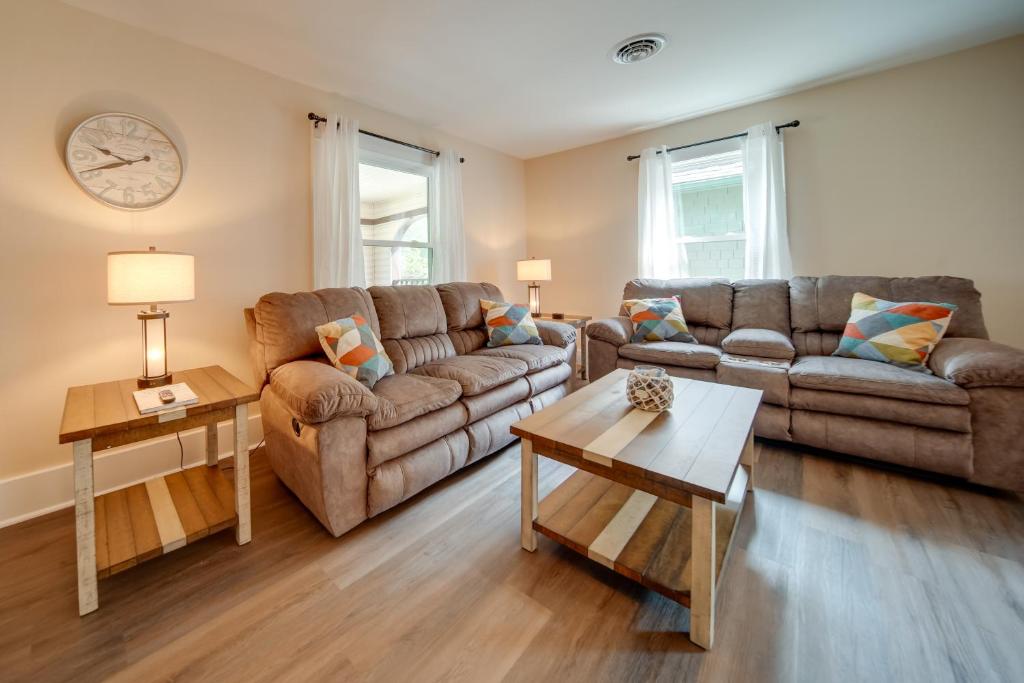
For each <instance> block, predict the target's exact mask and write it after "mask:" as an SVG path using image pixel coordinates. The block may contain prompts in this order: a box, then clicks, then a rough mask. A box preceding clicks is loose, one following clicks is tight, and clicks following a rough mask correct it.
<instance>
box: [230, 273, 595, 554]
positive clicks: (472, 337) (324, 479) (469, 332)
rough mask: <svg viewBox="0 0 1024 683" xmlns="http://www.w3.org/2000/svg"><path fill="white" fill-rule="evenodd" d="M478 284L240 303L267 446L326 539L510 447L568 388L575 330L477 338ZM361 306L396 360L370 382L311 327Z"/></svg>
mask: <svg viewBox="0 0 1024 683" xmlns="http://www.w3.org/2000/svg"><path fill="white" fill-rule="evenodd" d="M481 298H486V299H494V300H502V299H503V297H502V294H501V291H499V290H498V288H497V287H495V286H494V285H492V284H488V283H479V284H478V283H467V282H456V283H449V284H444V285H438V286H436V287H433V286H398V287H370V288H369V290H366V289H361V288H358V287H354V288H346V289H323V290H319V291H315V292H299V293H296V294H282V293H273V294H267V295H265V296H263V297H261V298H260V300H259V301H258V302H257V303H256V306H255V307H254V308H250V309H246V310H245V319H246V327H247V329H248V331H249V338H250V352H251V356H252V362H253V367H254V369H255V372H256V378H257V383H258V384H259V386H260V411H261V413H262V419H263V432H264V435H265V437H266V448H267V456H268V458H269V460H270V464H271V466H272V467H273V469H274V472H275V473H276V474H277V476H278V477H279V478H280V479H281V481H283V482H284V483H285V485H287V486H288V488H290V489H291V490H292V491H293V492H294V493H295V494H296V495H297V496H298V497H299V499H300V500H301V501H302V502H303V503H304V504H305V505H306V507H307V508H309V509H310V511H312V513H313V514H314V515H315V516H316V517H317V519H319V520H320V522H321V523H323V525H324V526H325V527H327V529H328V530H330V532H331V533H333V534H334V535H335V536H339V535H341V534H343V533H345V532H346V531H348V530H349V529H351V528H352V527H354V526H356V525H357V524H359V523H360V522H362V521H363V520H365V519H367V518H369V517H372V516H374V515H376V514H378V513H380V512H383V511H384V510H387V509H388V508H390V507H393V506H395V505H397V504H398V503H400V502H402V501H403V500H406V499H407V498H409V497H411V496H413V495H415V494H416V493H418V492H420V491H422V490H423V489H425V488H427V487H428V486H430V485H431V484H434V483H435V482H437V481H439V480H441V479H443V478H444V477H446V476H448V475H449V474H451V473H452V472H455V471H456V470H458V469H460V468H462V467H464V466H466V465H468V464H470V463H472V462H475V461H477V460H479V459H480V458H483V457H484V456H486V455H489V454H491V453H494V452H495V451H497V450H499V449H501V448H503V447H504V446H506V445H508V444H509V443H510V442H511V441H512V440H513V437H512V435H511V434H510V433H509V425H511V424H512V423H513V422H515V421H517V420H519V419H521V418H523V417H526V416H527V415H530V414H531V413H532V412H535V411H537V410H540V409H541V408H542V407H544V406H547V405H550V404H551V403H554V402H555V401H557V400H558V399H560V398H561V397H563V396H565V395H566V394H567V393H568V392H569V389H570V378H571V376H572V374H573V371H572V365H571V364H572V363H573V362H574V359H575V345H576V334H575V330H574V329H573V328H572V327H571V326H569V325H565V324H561V323H549V322H544V321H537V327H538V329H539V331H540V334H541V337H542V339H543V341H544V345H543V346H537V345H532V346H509V347H503V348H498V349H488V348H485V346H484V345H485V343H486V341H487V333H486V330H485V328H484V320H483V316H482V315H481V313H480V304H479V301H480V299H481ZM354 313H359V314H360V315H362V316H363V317H365V318H366V319H367V320H368V321H369V323H370V326H371V327H372V328H373V331H374V332H375V333H376V334H377V336H378V338H379V339H380V340H381V343H382V344H383V346H384V349H385V350H386V351H387V354H388V356H389V357H390V358H391V361H392V362H393V363H394V366H395V374H394V375H391V376H388V377H384V378H383V379H381V380H380V381H379V382H377V383H376V384H375V385H374V387H373V389H372V390H371V389H367V388H366V387H365V386H363V385H362V384H360V383H359V382H357V381H356V380H354V379H352V378H351V377H349V376H348V375H346V374H344V373H342V372H341V371H339V370H337V369H336V368H335V367H333V366H332V365H330V364H329V363H328V362H327V358H326V356H325V355H324V352H323V350H322V349H321V347H320V343H319V340H318V338H317V334H316V331H315V329H314V328H315V327H316V326H317V325H320V324H323V323H326V322H330V321H332V320H337V319H339V318H343V317H348V316H351V315H352V314H354Z"/></svg>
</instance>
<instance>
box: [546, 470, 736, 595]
mask: <svg viewBox="0 0 1024 683" xmlns="http://www.w3.org/2000/svg"><path fill="white" fill-rule="evenodd" d="M746 493H747V472H746V471H745V469H744V468H742V467H740V468H737V471H736V476H735V478H734V479H733V482H732V486H731V487H730V489H729V495H728V496H727V498H726V502H725V503H724V504H720V503H715V504H714V511H715V550H716V557H715V569H716V577H715V582H716V583H717V581H718V575H720V574H721V571H722V567H723V566H724V565H725V561H726V558H727V555H728V552H729V548H730V547H731V545H732V543H731V541H732V537H733V532H734V531H735V529H736V527H737V523H738V521H739V516H740V511H741V510H742V507H743V503H744V500H745V498H746ZM691 527H692V514H691V510H690V508H688V507H686V506H683V505H679V504H677V503H672V502H670V501H667V500H664V499H662V498H657V497H655V496H653V495H651V494H649V493H645V492H643V491H637V490H636V489H632V488H630V487H628V486H625V485H623V484H617V483H615V482H613V481H610V480H608V479H604V478H603V477H600V476H598V475H595V474H591V473H589V472H584V471H582V470H580V471H577V472H576V473H575V474H573V475H572V476H571V477H569V478H568V479H566V480H565V481H564V482H563V483H562V484H561V485H560V486H559V487H558V488H556V489H555V490H554V491H552V492H551V493H550V494H548V496H547V497H545V498H544V499H543V500H542V501H540V504H539V509H538V516H537V519H536V520H534V522H533V528H534V529H535V530H537V531H538V532H540V533H542V534H544V535H545V536H547V537H548V538H551V539H552V540H554V541H556V542H558V543H560V544H561V545H564V546H566V547H567V548H571V549H572V550H574V551H576V552H577V553H580V554H581V555H585V556H587V557H589V558H590V559H592V560H595V561H596V562H599V563H600V564H603V565H604V566H606V567H608V568H609V569H612V570H614V571H615V572H617V573H619V574H622V575H623V576H626V577H628V578H630V579H632V580H633V581H636V582H638V583H640V584H641V585H643V586H646V587H648V588H650V589H651V590H654V591H657V592H659V593H661V594H662V595H664V596H666V597H668V598H670V599H672V600H675V601H676V602H678V603H680V604H682V605H685V606H687V607H689V606H690V586H691V581H690V574H691V569H690V555H691V551H692V543H691Z"/></svg>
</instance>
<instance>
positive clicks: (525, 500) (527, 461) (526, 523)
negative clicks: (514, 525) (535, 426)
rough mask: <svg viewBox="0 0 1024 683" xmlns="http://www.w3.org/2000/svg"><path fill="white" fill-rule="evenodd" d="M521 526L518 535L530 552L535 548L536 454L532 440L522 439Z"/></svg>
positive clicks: (525, 548) (524, 547)
mask: <svg viewBox="0 0 1024 683" xmlns="http://www.w3.org/2000/svg"><path fill="white" fill-rule="evenodd" d="M521 449H522V461H523V465H522V483H523V496H522V520H521V523H522V526H521V529H520V537H521V541H522V545H523V549H524V550H529V551H530V552H531V553H532V552H533V551H534V550H536V549H537V532H536V531H534V530H533V520H535V519H537V454H536V453H534V452H533V442H532V441H531V440H530V439H523V440H522V446H521Z"/></svg>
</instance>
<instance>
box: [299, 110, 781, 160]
mask: <svg viewBox="0 0 1024 683" xmlns="http://www.w3.org/2000/svg"><path fill="white" fill-rule="evenodd" d="M310 116H312V114H310ZM799 125H800V122H799V121H798V120H796V119H794V120H792V121H790V122H789V123H783V124H780V125H778V126H775V132H776V133H778V132H779V131H780V130H782V129H783V128H796V127H797V126H799ZM745 137H747V134H746V133H736V134H735V135H726V136H725V137H724V138H715V139H714V140H703V141H701V142H691V143H690V144H688V145H679V146H678V147H669V148H668V151H669V152H674V151H676V150H677V149H686V148H687V147H699V146H700V145H710V144H711V143H712V142H721V141H722V140H735V139H736V138H745ZM658 154H661V150H660V149H659V150H658ZM639 158H640V155H639V154H633V155H630V156H628V157H626V161H633V159H639Z"/></svg>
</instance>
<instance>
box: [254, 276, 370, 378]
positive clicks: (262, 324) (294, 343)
mask: <svg viewBox="0 0 1024 683" xmlns="http://www.w3.org/2000/svg"><path fill="white" fill-rule="evenodd" d="M353 313H358V314H359V315H362V316H363V317H364V318H366V320H367V322H369V324H370V328H371V329H372V330H373V331H374V334H377V335H380V326H379V324H378V321H377V312H376V311H375V310H374V307H373V301H372V300H371V299H370V295H369V293H368V292H367V291H366V290H365V289H362V288H361V287H345V288H339V289H319V290H317V291H315V292H297V293H295V294H285V293H283V292H272V293H270V294H264V295H263V296H261V297H260V300H259V301H257V302H256V306H255V307H254V308H253V318H254V321H255V335H256V344H257V348H256V349H254V350H253V351H252V357H253V359H254V363H260V362H262V363H263V368H262V369H261V368H256V370H257V373H256V375H257V378H264V377H266V375H267V374H268V373H270V372H272V371H273V370H274V369H275V368H278V367H280V366H282V365H284V364H285V363H290V362H291V361H293V360H298V359H300V358H306V357H308V356H316V357H322V356H323V353H324V352H323V349H322V348H321V347H320V338H319V337H318V336H317V333H316V327H317V325H323V324H324V323H329V322H331V321H332V320H337V319H338V318H346V317H348V316H351V315H352V314H353Z"/></svg>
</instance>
